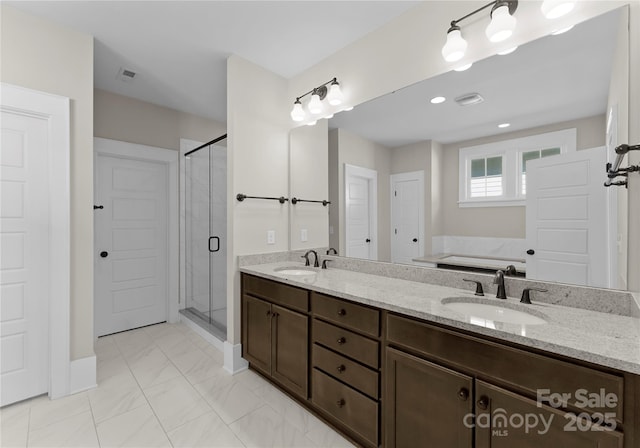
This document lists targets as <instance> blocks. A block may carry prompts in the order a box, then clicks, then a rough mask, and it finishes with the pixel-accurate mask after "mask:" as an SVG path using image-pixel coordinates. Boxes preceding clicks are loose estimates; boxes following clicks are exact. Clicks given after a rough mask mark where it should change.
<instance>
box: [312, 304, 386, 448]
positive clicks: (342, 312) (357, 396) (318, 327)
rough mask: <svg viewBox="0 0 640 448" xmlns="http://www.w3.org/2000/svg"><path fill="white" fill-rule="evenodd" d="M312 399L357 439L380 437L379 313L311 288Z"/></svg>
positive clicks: (369, 441)
mask: <svg viewBox="0 0 640 448" xmlns="http://www.w3.org/2000/svg"><path fill="white" fill-rule="evenodd" d="M311 312H312V315H313V321H312V330H311V335H312V337H311V339H312V374H311V401H312V402H313V404H314V405H315V406H317V407H318V408H319V409H321V410H322V411H323V413H324V416H325V418H327V419H328V420H331V421H334V422H335V424H337V425H340V426H343V427H345V430H346V431H347V432H348V433H351V436H352V438H353V439H355V440H359V441H361V443H362V444H363V445H365V446H373V447H377V446H378V445H379V439H380V425H379V422H380V401H379V398H380V392H379V391H380V311H379V310H377V309H374V308H370V307H367V306H364V305H358V304H355V303H352V302H348V301H345V300H341V299H336V298H333V297H329V296H326V295H323V294H318V293H315V292H312V293H311Z"/></svg>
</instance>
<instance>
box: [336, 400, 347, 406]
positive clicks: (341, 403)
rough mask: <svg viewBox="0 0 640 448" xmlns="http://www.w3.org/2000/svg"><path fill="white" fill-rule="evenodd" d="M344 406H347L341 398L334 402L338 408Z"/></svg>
mask: <svg viewBox="0 0 640 448" xmlns="http://www.w3.org/2000/svg"><path fill="white" fill-rule="evenodd" d="M345 404H347V402H346V401H344V399H343V398H341V399H339V400H338V401H336V405H338V407H339V408H341V407H343V406H344V405H345Z"/></svg>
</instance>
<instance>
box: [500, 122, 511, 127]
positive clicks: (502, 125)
mask: <svg viewBox="0 0 640 448" xmlns="http://www.w3.org/2000/svg"><path fill="white" fill-rule="evenodd" d="M509 126H511V123H501V124H499V125H498V127H499V128H508V127H509Z"/></svg>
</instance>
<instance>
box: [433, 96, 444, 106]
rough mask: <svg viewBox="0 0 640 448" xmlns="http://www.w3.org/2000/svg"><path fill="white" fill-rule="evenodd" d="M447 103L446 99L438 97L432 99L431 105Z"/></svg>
mask: <svg viewBox="0 0 640 448" xmlns="http://www.w3.org/2000/svg"><path fill="white" fill-rule="evenodd" d="M445 101H446V98H445V97H443V96H436V97H433V98H431V104H440V103H444V102H445Z"/></svg>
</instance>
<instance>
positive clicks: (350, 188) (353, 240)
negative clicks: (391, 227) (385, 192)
mask: <svg viewBox="0 0 640 448" xmlns="http://www.w3.org/2000/svg"><path fill="white" fill-rule="evenodd" d="M344 175H345V179H344V189H345V243H346V256H347V257H354V258H363V259H366V260H377V259H378V249H377V247H378V246H377V236H378V235H377V225H376V221H377V218H376V215H377V212H376V208H377V207H376V204H377V177H378V174H377V172H376V171H374V170H369V169H366V168H361V167H356V166H352V165H346V164H345V168H344Z"/></svg>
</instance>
